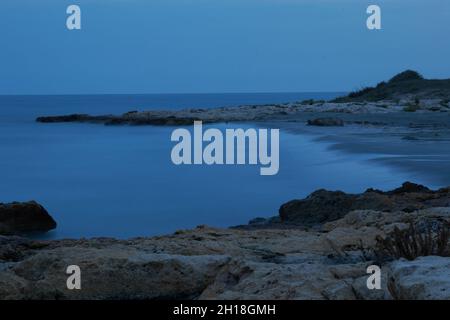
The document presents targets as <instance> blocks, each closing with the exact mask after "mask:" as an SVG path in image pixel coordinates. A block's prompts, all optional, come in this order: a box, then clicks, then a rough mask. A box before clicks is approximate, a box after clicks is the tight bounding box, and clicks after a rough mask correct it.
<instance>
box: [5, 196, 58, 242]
mask: <svg viewBox="0 0 450 320" xmlns="http://www.w3.org/2000/svg"><path fill="white" fill-rule="evenodd" d="M54 228H56V222H55V220H53V218H52V217H51V216H50V215H49V214H48V212H47V210H45V209H44V207H42V206H41V205H39V204H38V203H36V202H34V201H30V202H23V203H21V202H13V203H0V234H3V235H11V234H22V233H29V232H47V231H49V230H52V229H54Z"/></svg>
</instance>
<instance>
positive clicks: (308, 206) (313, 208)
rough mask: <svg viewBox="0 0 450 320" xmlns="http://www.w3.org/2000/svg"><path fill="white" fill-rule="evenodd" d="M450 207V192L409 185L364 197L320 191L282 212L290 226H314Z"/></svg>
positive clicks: (283, 207) (369, 190)
mask: <svg viewBox="0 0 450 320" xmlns="http://www.w3.org/2000/svg"><path fill="white" fill-rule="evenodd" d="M448 206H450V190H449V189H448V188H443V189H440V190H437V191H432V190H430V189H428V188H426V187H424V186H421V185H417V184H414V183H410V182H405V183H404V184H403V186H402V187H400V188H398V189H395V190H392V191H387V192H383V191H379V190H374V189H368V190H367V191H365V192H364V193H361V194H346V193H344V192H342V191H327V190H318V191H316V192H313V193H312V194H311V195H309V196H308V197H307V198H305V199H303V200H293V201H289V202H287V203H285V204H283V205H282V206H281V207H280V209H279V216H280V219H281V220H282V221H283V222H284V223H286V224H294V225H305V226H312V225H317V224H323V223H326V222H330V221H334V220H337V219H340V218H342V217H344V216H345V215H346V214H347V213H349V212H351V211H354V210H375V211H390V212H393V211H404V212H413V211H416V210H419V209H425V208H432V207H448Z"/></svg>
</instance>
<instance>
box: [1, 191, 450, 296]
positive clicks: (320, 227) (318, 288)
mask: <svg viewBox="0 0 450 320" xmlns="http://www.w3.org/2000/svg"><path fill="white" fill-rule="evenodd" d="M333 210H334V211H333ZM316 214H318V215H317V216H315V215H316ZM263 224H265V225H264V226H263ZM449 224H450V188H445V189H441V190H438V191H432V190H429V189H428V188H426V187H423V186H419V185H415V184H412V183H405V184H404V185H403V186H402V187H401V188H398V189H396V190H393V191H390V192H381V191H377V190H371V189H370V190H368V191H366V192H365V193H363V194H360V195H348V194H345V193H339V192H331V191H325V190H319V191H317V192H314V193H313V194H311V195H310V196H309V197H308V198H306V199H303V200H294V201H292V202H289V203H287V204H285V205H283V206H282V207H281V209H280V217H279V219H278V221H276V222H274V224H273V225H268V224H267V221H266V222H265V223H262V224H260V227H259V228H258V227H255V225H253V228H249V229H246V228H230V229H218V228H213V227H209V226H199V227H197V228H196V229H193V230H179V231H177V232H175V233H174V234H173V235H167V236H159V237H150V238H135V239H130V240H117V239H111V238H97V239H79V240H52V241H38V240H31V239H26V238H21V237H16V236H0V299H450V273H449V272H450V271H449V270H450V268H449V267H450V257H449V256H450V242H449V241H450V239H449V237H448V226H449ZM250 226H252V224H250ZM411 226H415V227H414V228H415V229H411ZM427 226H431V227H430V229H427V228H428V227H427ZM408 230H414V232H415V233H414V234H409V233H407V232H410V231H408ZM427 230H428V231H427ZM402 232H403V233H402ZM427 232H428V233H429V234H430V235H431V238H430V239H432V243H434V242H436V243H438V242H439V241H441V242H442V241H443V240H442V238H445V237H446V238H445V239H444V240H445V241H446V243H445V244H444V245H443V244H442V243H441V245H440V246H431V247H430V245H426V246H425V245H423V246H422V245H420V244H419V245H418V247H419V249H417V252H416V251H414V252H415V255H416V256H414V257H413V258H414V259H407V258H404V257H402V256H396V253H399V252H400V251H398V250H396V249H398V246H399V245H406V246H408V245H410V244H408V241H412V240H411V239H415V237H416V236H417V235H422V234H427ZM446 232H447V233H446ZM398 234H404V235H407V237H405V238H404V239H403V238H402V239H403V240H402V241H403V242H400V243H398V242H399V241H398V239H397V238H396V236H397V235H398ZM409 236H411V237H409ZM408 237H409V238H408ZM391 239H393V240H394V241H393V242H392V243H391V242H389V241H391ZM408 239H410V240H408ZM439 239H441V240H439ZM438 240H439V241H438ZM389 243H390V244H389ZM411 243H413V242H411ZM416 245H417V243H416ZM427 250H428V251H427ZM400 253H401V252H400ZM400 253H399V254H400ZM409 258H411V257H409ZM373 264H378V265H380V267H381V268H382V289H381V290H369V289H368V288H367V286H366V281H367V277H368V274H367V272H366V271H367V267H368V266H369V265H373ZM69 265H78V266H80V268H81V270H82V279H83V280H82V281H83V282H82V289H81V290H67V287H66V280H67V275H66V268H67V266H69Z"/></svg>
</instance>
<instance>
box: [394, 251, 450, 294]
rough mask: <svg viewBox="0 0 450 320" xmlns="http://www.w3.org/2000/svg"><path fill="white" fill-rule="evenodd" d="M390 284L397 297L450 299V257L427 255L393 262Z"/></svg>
mask: <svg viewBox="0 0 450 320" xmlns="http://www.w3.org/2000/svg"><path fill="white" fill-rule="evenodd" d="M388 286H389V288H390V291H391V293H392V295H393V296H394V297H395V298H396V299H403V300H414V299H420V300H450V258H448V257H436V256H427V257H419V258H417V259H416V260H414V261H407V260H399V261H396V262H393V263H392V264H391V265H390V271H389V283H388Z"/></svg>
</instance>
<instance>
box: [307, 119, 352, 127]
mask: <svg viewBox="0 0 450 320" xmlns="http://www.w3.org/2000/svg"><path fill="white" fill-rule="evenodd" d="M307 123H308V125H309V126H319V127H342V126H343V125H344V121H343V120H342V119H338V118H317V119H312V120H308V122H307Z"/></svg>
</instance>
